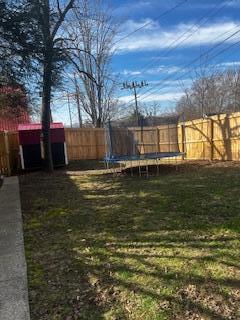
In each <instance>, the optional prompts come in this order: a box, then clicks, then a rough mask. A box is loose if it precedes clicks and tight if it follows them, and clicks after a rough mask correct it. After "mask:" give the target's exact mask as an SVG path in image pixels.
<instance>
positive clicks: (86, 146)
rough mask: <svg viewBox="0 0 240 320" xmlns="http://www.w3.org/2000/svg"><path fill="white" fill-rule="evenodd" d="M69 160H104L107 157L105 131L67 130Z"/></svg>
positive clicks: (91, 129) (89, 129)
mask: <svg viewBox="0 0 240 320" xmlns="http://www.w3.org/2000/svg"><path fill="white" fill-rule="evenodd" d="M65 137H66V144H67V152H68V159H69V160H81V159H86V160H87V159H89V160H90V159H95V160H97V159H103V157H104V155H105V130H104V129H94V128H87V129H85V128H84V129H65Z"/></svg>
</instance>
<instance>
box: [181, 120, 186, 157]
mask: <svg viewBox="0 0 240 320" xmlns="http://www.w3.org/2000/svg"><path fill="white" fill-rule="evenodd" d="M181 136H182V141H181V143H182V153H183V155H182V160H184V159H185V125H184V124H181Z"/></svg>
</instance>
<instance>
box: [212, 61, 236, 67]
mask: <svg viewBox="0 0 240 320" xmlns="http://www.w3.org/2000/svg"><path fill="white" fill-rule="evenodd" d="M216 66H217V67H226V68H227V67H238V66H240V61H229V62H222V63H218V64H217V65H216Z"/></svg>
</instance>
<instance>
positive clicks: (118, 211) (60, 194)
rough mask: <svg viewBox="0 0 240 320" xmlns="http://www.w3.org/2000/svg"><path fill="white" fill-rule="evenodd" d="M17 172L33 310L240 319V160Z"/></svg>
mask: <svg viewBox="0 0 240 320" xmlns="http://www.w3.org/2000/svg"><path fill="white" fill-rule="evenodd" d="M162 171H163V172H162V174H161V175H160V176H158V177H150V178H149V179H145V178H141V179H140V178H139V177H129V176H116V177H113V176H111V175H96V174H91V175H84V174H81V175H79V176H77V175H72V176H71V175H67V174H66V173H65V172H64V171H57V172H56V173H55V174H54V175H53V176H50V177H49V176H47V175H45V174H43V173H32V174H29V175H25V176H21V178H20V185H21V198H22V208H23V214H24V233H25V248H26V256H27V264H28V279H29V296H30V309H31V319H32V320H71V319H73V320H75V319H83V320H85V319H86V320H92V319H111V320H115V319H116V320H117V319H119V320H120V319H134V320H141V319H143V320H150V319H151V320H156V319H158V320H160V319H161V320H162V319H174V320H175V319H176V320H177V319H184V320H193V319H194V320H195V319H220V320H223V319H236V320H237V319H240V241H239V232H240V165H239V166H238V165H236V164H229V165H226V164H216V165H201V166H200V165H199V166H198V165H193V166H191V165H186V166H178V170H177V171H176V170H175V168H174V167H166V168H165V169H164V168H163V169H162Z"/></svg>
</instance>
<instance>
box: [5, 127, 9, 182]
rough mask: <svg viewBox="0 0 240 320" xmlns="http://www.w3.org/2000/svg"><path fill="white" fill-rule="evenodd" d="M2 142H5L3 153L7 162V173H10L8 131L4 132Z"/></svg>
mask: <svg viewBox="0 0 240 320" xmlns="http://www.w3.org/2000/svg"><path fill="white" fill-rule="evenodd" d="M4 142H5V153H6V162H7V174H8V176H10V175H11V165H10V152H9V140H8V133H7V132H6V131H5V132H4Z"/></svg>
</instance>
